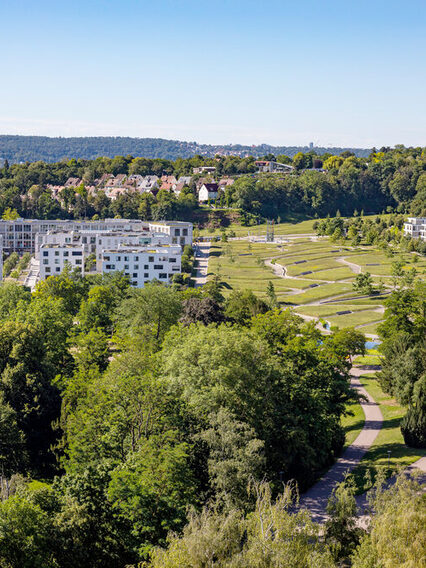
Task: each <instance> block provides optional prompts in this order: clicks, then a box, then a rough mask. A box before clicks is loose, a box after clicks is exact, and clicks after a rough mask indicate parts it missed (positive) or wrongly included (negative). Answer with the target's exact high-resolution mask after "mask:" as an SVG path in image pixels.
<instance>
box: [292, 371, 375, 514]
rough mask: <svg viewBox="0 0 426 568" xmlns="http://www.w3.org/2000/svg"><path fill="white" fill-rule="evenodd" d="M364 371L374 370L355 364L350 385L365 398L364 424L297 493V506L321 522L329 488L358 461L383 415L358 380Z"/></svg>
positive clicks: (341, 478) (367, 447)
mask: <svg viewBox="0 0 426 568" xmlns="http://www.w3.org/2000/svg"><path fill="white" fill-rule="evenodd" d="M368 372H375V371H366V370H364V369H357V368H356V367H353V368H352V369H351V375H352V379H351V385H352V386H353V387H354V388H355V389H356V390H357V391H358V392H359V393H360V394H362V395H364V396H365V397H366V399H367V400H366V401H360V402H361V407H362V409H363V411H364V414H365V424H364V428H363V429H362V430H361V432H360V434H359V435H358V437H357V438H356V440H355V441H354V443H353V444H351V445H350V446H349V447H348V448H347V449H346V450H345V452H344V454H343V455H342V457H341V458H339V459H338V460H337V461H336V463H335V464H334V465H333V466H331V468H330V469H329V470H328V472H327V473H326V474H325V475H324V477H323V478H322V479H320V481H318V483H316V484H315V485H314V486H313V487H311V488H310V489H308V491H307V492H306V493H304V494H303V495H301V496H300V503H299V506H300V508H303V509H309V511H310V512H311V515H312V518H313V520H314V521H316V522H324V521H325V520H326V518H327V514H326V508H327V501H328V498H329V497H330V495H331V492H332V490H333V489H334V487H335V486H336V485H337V484H338V483H341V482H342V481H343V480H344V478H345V474H346V473H347V472H348V471H351V470H352V469H354V468H355V466H356V465H358V463H359V462H360V460H361V458H362V457H363V456H364V454H365V453H366V452H367V451H368V449H369V448H370V446H371V445H372V443H373V442H374V440H375V439H376V437H377V435H378V433H379V432H380V429H381V427H382V422H383V416H382V413H381V412H380V408H379V405H378V404H377V403H376V402H375V401H374V400H373V398H372V397H371V396H370V395H369V394H368V392H367V391H366V390H365V389H364V387H362V386H361V383H360V382H359V376H360V375H363V374H365V373H368Z"/></svg>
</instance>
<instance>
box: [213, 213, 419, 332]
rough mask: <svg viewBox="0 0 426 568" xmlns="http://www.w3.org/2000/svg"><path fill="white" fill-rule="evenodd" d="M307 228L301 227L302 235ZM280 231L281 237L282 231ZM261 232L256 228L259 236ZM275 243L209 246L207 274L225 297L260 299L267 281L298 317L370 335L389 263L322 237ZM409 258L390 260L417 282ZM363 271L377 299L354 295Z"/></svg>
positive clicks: (376, 254) (254, 240)
mask: <svg viewBox="0 0 426 568" xmlns="http://www.w3.org/2000/svg"><path fill="white" fill-rule="evenodd" d="M307 226H308V225H307V224H306V223H305V224H304V225H303V230H305V228H306V227H307ZM292 227H293V228H294V226H292ZM282 229H283V232H282V234H285V231H286V230H287V229H288V227H287V226H286V227H284V228H282ZM299 229H300V227H299ZM261 230H262V227H261V226H259V233H260V232H261ZM276 234H279V233H278V231H276ZM287 234H289V233H287ZM297 234H301V232H299V233H297ZM280 241H281V242H278V243H277V242H275V243H266V242H264V241H263V242H262V241H261V240H260V239H259V238H256V237H253V238H252V239H248V238H245V239H241V238H240V239H237V240H234V239H231V240H229V242H217V243H212V247H211V254H210V260H209V273H210V275H212V274H218V275H219V276H220V278H221V280H222V282H223V285H224V290H223V292H224V294H225V296H226V295H227V294H229V293H231V291H232V290H235V289H240V290H241V289H251V290H253V291H254V292H255V293H256V294H259V295H260V296H263V297H265V295H266V289H267V286H268V282H269V281H271V282H272V283H273V285H274V288H275V293H276V295H277V298H278V300H279V302H280V303H281V304H282V305H285V306H289V307H293V309H294V311H295V312H297V313H299V314H301V315H302V316H305V317H307V318H308V317H310V318H324V319H326V321H327V322H328V323H329V324H330V326H338V327H341V328H342V327H350V326H354V327H357V328H358V329H360V330H362V331H363V332H364V333H366V334H369V335H372V336H374V335H375V334H376V330H377V325H378V323H379V322H380V321H381V320H382V319H383V312H384V308H383V301H384V299H385V298H386V296H387V294H389V292H390V290H391V289H392V278H391V266H392V262H393V261H394V260H395V258H391V259H390V258H388V257H387V256H386V255H385V254H384V253H383V252H382V251H380V250H376V249H372V248H371V247H351V246H349V245H347V244H336V243H331V242H330V240H329V239H328V237H320V238H318V237H317V236H315V235H313V234H312V236H309V235H306V236H302V237H297V236H290V237H288V238H286V237H284V238H282V239H280ZM395 256H396V255H395ZM414 256H415V255H413V254H411V253H406V254H404V255H397V258H396V259H402V260H403V262H404V267H405V269H408V268H411V267H415V268H416V270H417V271H418V273H419V274H420V277H423V272H425V271H426V259H420V258H419V257H417V262H415V263H413V259H414ZM377 267H378V269H377V274H376V275H375V273H374V270H375V269H376V268H377ZM424 267H425V268H424ZM367 269H368V271H369V272H370V273H372V274H373V275H375V276H374V278H375V280H376V282H378V281H379V280H380V279H381V280H382V281H383V282H384V285H385V291H384V293H383V294H381V295H376V296H373V297H365V296H363V295H362V294H360V293H358V292H354V290H353V286H352V284H353V281H354V279H355V277H356V275H357V274H358V273H359V272H365V271H367Z"/></svg>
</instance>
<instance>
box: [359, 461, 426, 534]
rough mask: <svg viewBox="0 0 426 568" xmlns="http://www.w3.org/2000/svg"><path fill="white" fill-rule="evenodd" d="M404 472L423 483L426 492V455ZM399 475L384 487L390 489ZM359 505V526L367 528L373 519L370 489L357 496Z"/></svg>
mask: <svg viewBox="0 0 426 568" xmlns="http://www.w3.org/2000/svg"><path fill="white" fill-rule="evenodd" d="M404 473H405V475H406V476H407V477H412V478H413V479H415V480H416V481H417V482H418V483H419V484H420V485H422V491H423V492H426V456H423V457H422V458H420V459H418V460H417V461H415V462H414V463H412V464H411V465H409V466H408V467H407V468H406V469H405V470H404ZM396 479H397V476H396V475H393V476H392V477H391V478H390V479H388V480H387V481H385V483H384V486H383V488H384V489H389V488H390V487H392V486H393V485H394V484H395V482H396ZM355 501H356V506H357V517H358V518H357V526H359V527H361V528H363V529H366V528H368V525H369V522H370V519H371V507H370V505H369V503H368V491H367V492H366V493H363V494H362V495H357V496H356V497H355Z"/></svg>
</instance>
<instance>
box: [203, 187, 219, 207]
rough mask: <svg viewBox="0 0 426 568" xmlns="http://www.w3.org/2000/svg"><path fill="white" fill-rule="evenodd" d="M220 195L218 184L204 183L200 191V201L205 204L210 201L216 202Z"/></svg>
mask: <svg viewBox="0 0 426 568" xmlns="http://www.w3.org/2000/svg"><path fill="white" fill-rule="evenodd" d="M218 193H219V186H218V185H217V183H203V185H202V186H201V187H200V189H199V190H198V201H199V202H200V203H205V202H207V201H209V200H211V201H214V200H215V199H216V197H217V196H218Z"/></svg>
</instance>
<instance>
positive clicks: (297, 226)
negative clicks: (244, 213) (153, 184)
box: [200, 219, 315, 237]
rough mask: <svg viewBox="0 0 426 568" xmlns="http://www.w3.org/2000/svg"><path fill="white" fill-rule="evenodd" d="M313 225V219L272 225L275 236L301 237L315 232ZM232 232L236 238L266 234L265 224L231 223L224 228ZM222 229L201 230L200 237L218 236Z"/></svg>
mask: <svg viewBox="0 0 426 568" xmlns="http://www.w3.org/2000/svg"><path fill="white" fill-rule="evenodd" d="M314 223H315V219H308V220H305V221H298V222H294V223H280V224H278V223H276V224H275V225H274V232H275V234H276V235H302V234H304V233H312V234H314V233H315V231H314V230H313V228H312V225H313V224H314ZM231 230H232V231H234V233H235V234H236V236H237V237H245V236H247V235H249V234H250V235H264V234H265V233H266V223H263V224H261V225H253V226H251V227H243V226H242V225H237V224H236V223H233V224H232V225H230V226H229V227H227V228H226V231H227V232H228V233H229V232H230V231H231ZM221 231H222V229H216V230H213V229H202V230H200V235H220V233H221Z"/></svg>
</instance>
